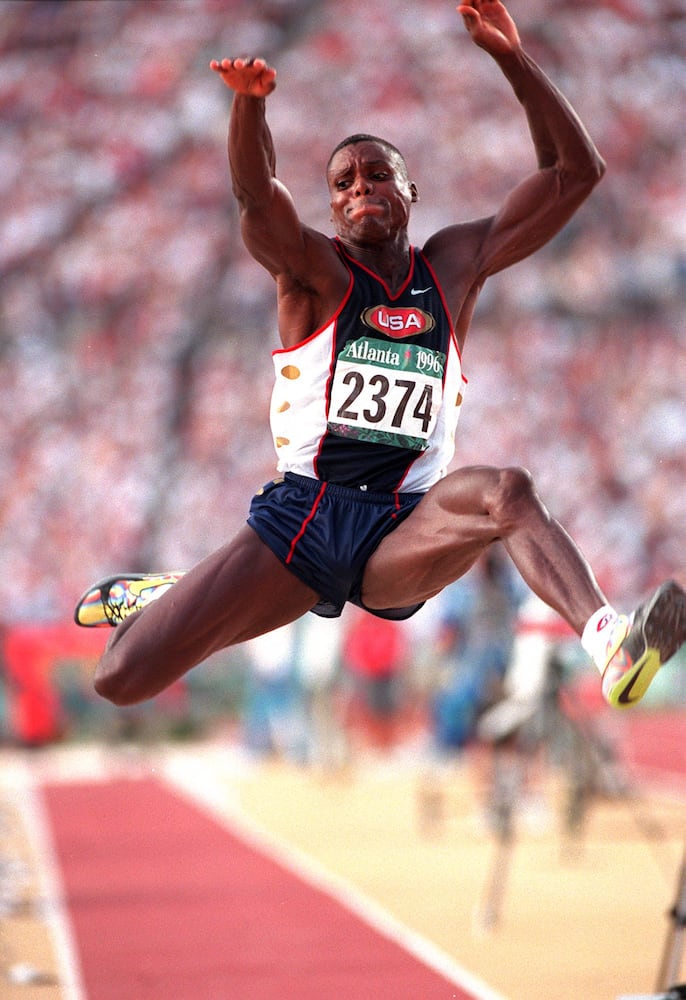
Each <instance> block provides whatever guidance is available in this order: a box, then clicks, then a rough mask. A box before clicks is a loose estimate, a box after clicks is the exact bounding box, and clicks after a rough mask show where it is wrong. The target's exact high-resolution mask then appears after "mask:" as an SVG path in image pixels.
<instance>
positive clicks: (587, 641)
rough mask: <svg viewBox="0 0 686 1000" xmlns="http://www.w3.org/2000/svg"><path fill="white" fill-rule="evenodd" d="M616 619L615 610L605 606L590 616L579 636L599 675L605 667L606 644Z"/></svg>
mask: <svg viewBox="0 0 686 1000" xmlns="http://www.w3.org/2000/svg"><path fill="white" fill-rule="evenodd" d="M618 618H619V615H618V614H617V612H616V611H615V609H614V608H612V607H610V605H609V604H605V605H603V607H602V608H598V610H597V611H596V612H595V614H592V615H591V617H590V618H589V619H588V621H587V622H586V626H585V628H584V631H583V634H582V636H581V645H582V646H583V648H584V649H585V650H586V652H587V653H588V655H589V656H590V657H591V659H592V660H593V662H594V663H595V665H596V667H597V668H598V670H599V671H600V673H601V674H602V673H604V672H605V667H606V666H607V652H608V644H609V640H610V636H611V635H612V631H613V629H614V627H615V625H616V624H617V620H618Z"/></svg>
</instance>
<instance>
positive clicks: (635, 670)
mask: <svg viewBox="0 0 686 1000" xmlns="http://www.w3.org/2000/svg"><path fill="white" fill-rule="evenodd" d="M641 619H642V621H641ZM684 642H686V593H685V592H684V591H683V590H682V589H681V587H680V586H679V585H678V584H676V583H675V582H674V581H673V580H670V581H668V582H667V583H663V584H662V586H661V587H659V588H658V590H657V591H656V592H655V594H654V595H653V597H652V598H651V600H650V601H649V602H648V603H647V604H645V605H644V606H643V607H641V608H639V610H638V612H637V617H636V619H634V624H633V625H632V627H631V630H630V631H629V634H628V636H627V637H626V639H625V640H624V642H623V643H622V649H623V650H624V651H625V652H626V653H627V654H628V656H629V657H630V658H631V660H632V662H633V667H631V668H630V669H629V670H628V671H627V672H626V673H625V674H624V675H623V676H622V678H621V680H620V681H619V682H618V683H617V684H616V685H615V686H614V687H613V689H612V690H611V692H610V693H609V695H608V701H610V703H611V704H612V705H615V707H617V708H629V707H631V706H632V705H634V704H636V702H638V701H640V700H641V698H642V697H643V695H644V694H645V693H646V691H647V690H648V688H649V687H650V685H651V683H652V681H653V678H654V677H655V675H656V673H657V672H658V670H659V669H660V667H662V666H664V664H665V663H667V661H668V660H671V658H672V657H673V656H674V654H675V653H676V652H677V651H678V650H679V649H680V648H681V647H682V646H683V644H684Z"/></svg>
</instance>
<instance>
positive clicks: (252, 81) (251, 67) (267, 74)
mask: <svg viewBox="0 0 686 1000" xmlns="http://www.w3.org/2000/svg"><path fill="white" fill-rule="evenodd" d="M210 69H212V70H214V72H215V73H219V75H220V77H221V78H222V80H223V81H224V83H225V84H226V86H227V87H229V88H230V89H231V90H234V91H235V92H236V93H237V94H246V95H247V96H248V97H267V95H268V94H271V92H272V90H273V89H274V87H275V86H276V70H275V69H273V68H272V67H271V66H268V65H267V63H266V62H265V60H264V59H222V60H221V62H218V61H217V60H216V59H213V60H212V62H211V63H210Z"/></svg>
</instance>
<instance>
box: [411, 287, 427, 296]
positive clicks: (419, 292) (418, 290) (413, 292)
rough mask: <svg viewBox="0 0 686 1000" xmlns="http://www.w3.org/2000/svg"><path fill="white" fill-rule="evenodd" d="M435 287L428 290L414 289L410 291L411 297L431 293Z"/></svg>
mask: <svg viewBox="0 0 686 1000" xmlns="http://www.w3.org/2000/svg"><path fill="white" fill-rule="evenodd" d="M432 288H433V285H429V287H428V288H412V289H410V295H423V294H424V292H430V291H431V289H432Z"/></svg>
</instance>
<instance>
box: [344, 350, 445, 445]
mask: <svg viewBox="0 0 686 1000" xmlns="http://www.w3.org/2000/svg"><path fill="white" fill-rule="evenodd" d="M444 368H445V354H443V353H442V352H441V351H434V350H431V349H430V348H426V347H418V346H417V345H416V344H403V343H392V344H389V342H388V341H384V340H376V339H374V338H370V337H362V338H361V339H360V340H355V341H351V342H350V343H348V344H346V345H345V348H344V349H343V351H341V353H340V354H339V355H338V359H337V361H336V369H335V372H334V379H333V385H332V388H331V403H330V408H329V421H328V428H329V430H330V431H331V432H332V433H333V434H337V435H339V436H341V437H350V438H356V439H358V440H360V441H373V442H374V443H378V444H389V445H393V446H395V447H397V448H411V449H412V450H414V451H425V450H426V448H427V447H428V440H429V438H430V436H431V433H432V431H433V429H434V427H435V424H436V420H437V418H438V412H439V410H440V408H441V404H442V402H443V372H444Z"/></svg>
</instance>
